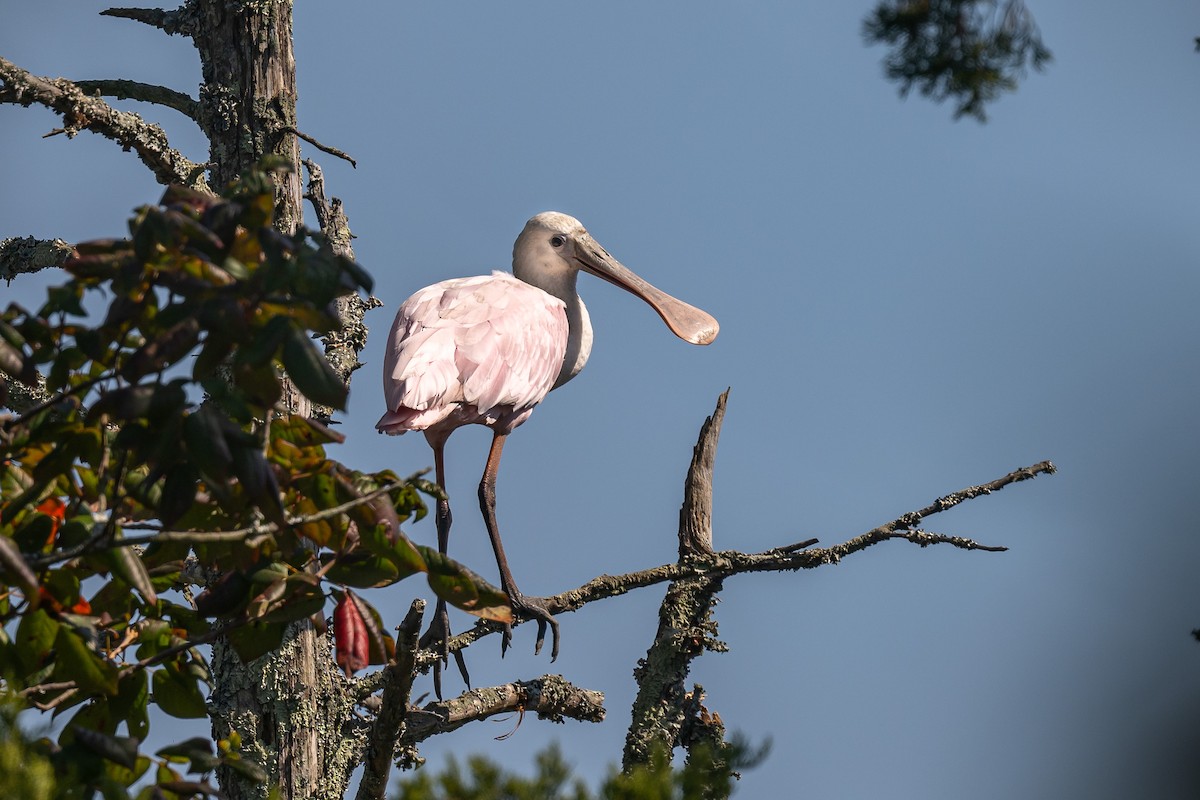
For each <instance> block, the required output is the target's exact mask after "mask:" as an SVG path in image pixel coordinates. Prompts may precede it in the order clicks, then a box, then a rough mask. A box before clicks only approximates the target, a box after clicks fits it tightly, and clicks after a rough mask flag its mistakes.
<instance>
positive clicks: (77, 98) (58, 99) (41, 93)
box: [0, 58, 209, 192]
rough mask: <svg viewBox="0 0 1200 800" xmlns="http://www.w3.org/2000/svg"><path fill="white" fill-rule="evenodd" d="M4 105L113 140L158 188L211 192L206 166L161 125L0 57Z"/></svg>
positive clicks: (66, 130) (70, 129)
mask: <svg viewBox="0 0 1200 800" xmlns="http://www.w3.org/2000/svg"><path fill="white" fill-rule="evenodd" d="M0 81H3V84H4V85H3V87H0V103H14V104H17V105H21V106H31V105H33V104H34V103H37V104H38V105H42V106H45V107H46V108H49V109H50V110H52V111H54V112H55V113H57V114H58V115H59V116H61V117H62V119H63V128H62V131H61V132H63V133H66V134H67V136H68V137H73V136H75V134H77V133H79V131H81V130H88V131H92V132H93V133H98V134H100V135H101V136H104V137H106V138H108V139H112V140H113V141H115V142H116V143H117V144H119V145H121V147H122V148H123V149H125V150H132V151H133V152H134V153H136V154H137V156H138V158H139V159H141V161H142V163H143V164H145V165H146V166H147V167H149V168H150V171H151V172H153V173H154V177H155V178H157V179H158V182H159V183H162V184H170V183H180V184H183V185H184V186H189V187H191V188H193V189H197V190H199V191H205V192H207V191H209V189H208V184H207V182H206V181H205V178H204V165H203V164H197V163H196V162H194V161H191V160H189V159H187V158H185V157H184V156H183V154H182V153H180V152H179V151H178V150H175V149H174V148H172V147H171V145H170V142H168V141H167V135H166V133H164V132H163V129H162V128H160V127H159V126H158V125H153V124H151V123H149V122H146V121H145V120H144V119H142V118H141V117H140V116H138V115H137V114H133V113H131V112H128V111H118V110H117V109H115V108H113V107H112V106H110V105H109V104H108V103H106V102H104V101H103V100H101V99H100V98H99V97H93V96H91V95H88V94H87V93H85V92H84V91H83V90H82V89H80V88H79V87H78V86H77V85H75V84H74V83H72V82H71V81H69V80H66V79H65V78H45V77H39V76H37V75H33V74H32V73H30V72H27V71H26V70H23V69H21V68H20V67H18V66H17V65H16V64H14V63H12V62H11V61H9V60H8V59H5V58H0Z"/></svg>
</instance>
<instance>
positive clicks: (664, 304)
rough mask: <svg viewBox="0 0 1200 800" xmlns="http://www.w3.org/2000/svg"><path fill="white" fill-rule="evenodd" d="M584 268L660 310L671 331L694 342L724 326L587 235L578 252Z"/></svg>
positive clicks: (710, 337) (701, 341) (706, 338)
mask: <svg viewBox="0 0 1200 800" xmlns="http://www.w3.org/2000/svg"><path fill="white" fill-rule="evenodd" d="M576 258H577V260H578V261H579V264H580V266H581V267H583V269H584V270H586V271H587V272H589V273H591V274H592V275H595V276H596V277H597V278H603V279H604V280H606V281H608V282H609V283H612V284H615V285H616V286H620V287H621V288H622V289H624V290H625V291H627V292H630V293H632V294H635V295H637V296H638V297H640V298H642V299H643V300H645V301H646V302H647V303H649V304H650V307H651V308H653V309H654V310H655V311H657V312H658V315H659V316H660V317H662V319H663V322H665V323H667V327H668V328H670V329H671V332H672V333H674V334H675V335H676V336H678V337H679V338H680V339H683V340H684V341H685V342H691V343H692V344H709V343H710V342H712V340H713V339H716V338H717V333H718V332H719V331H720V329H721V326H720V325H719V324H717V320H716V319H715V318H714V317H713V316H712V315H711V314H709V313H708V312H707V311H702V310H700V309H698V308H696V307H695V306H693V305H689V304H688V303H685V302H683V301H682V300H680V299H678V298H675V297H672V296H671V295H669V294H667V293H666V292H664V291H662V290H661V289H659V288H657V287H655V286H653V285H652V284H650V283H649V282H647V281H646V280H643V279H642V278H641V277H640V276H638V274H637V273H635V272H634V271H633V270H631V269H629V268H628V267H626V266H625V265H624V264H622V263H621V262H620V261H617V260H616V259H615V258H613V257H612V256H611V255H609V253H608V251H607V250H605V249H604V248H603V247H601V246H600V243H599V242H597V241H596V240H595V239H593V238H592V237H591V236H588V235H586V234H585V235H584V237H583V238H582V239H581V240H580V242H579V248H578V255H577V256H576Z"/></svg>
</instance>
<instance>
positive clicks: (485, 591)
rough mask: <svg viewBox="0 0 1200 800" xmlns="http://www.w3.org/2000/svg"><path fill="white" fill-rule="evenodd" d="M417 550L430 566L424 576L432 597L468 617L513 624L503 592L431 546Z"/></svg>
mask: <svg viewBox="0 0 1200 800" xmlns="http://www.w3.org/2000/svg"><path fill="white" fill-rule="evenodd" d="M417 549H418V550H419V551H420V552H421V555H422V556H423V557H424V559H425V563H426V564H428V565H429V574H428V576H427V577H428V579H429V587H430V588H431V589H433V591H434V594H436V595H437V596H438V597H440V598H442V599H443V600H445V601H446V602H447V603H449V604H450V605H452V606H454V607H455V608H459V609H462V610H463V611H466V612H467V613H468V614H474V615H475V616H477V617H481V618H482V619H488V620H492V621H494V622H506V623H511V622H512V619H513V616H512V608H510V607H509V605H508V596H507V595H505V594H504V592H502V591H501V590H499V589H497V588H496V587H495V586H493V585H492V584H490V583H488V582H487V581H486V580H484V579H483V578H482V577H481V576H480V575H478V574H476V573H475V572H472V571H471V570H470V569H468V568H467V567H465V566H463V565H462V564H460V563H458V562H457V561H455V560H454V559H452V558H447V557H446V556H444V555H442V554H441V553H439V552H438V551H437V550H434V549H433V548H432V547H425V546H424V545H418V546H417Z"/></svg>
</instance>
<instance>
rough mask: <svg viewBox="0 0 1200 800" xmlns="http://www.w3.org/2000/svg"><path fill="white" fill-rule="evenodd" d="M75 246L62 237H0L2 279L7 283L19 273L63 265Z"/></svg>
mask: <svg viewBox="0 0 1200 800" xmlns="http://www.w3.org/2000/svg"><path fill="white" fill-rule="evenodd" d="M74 252H75V248H74V247H72V246H71V245H69V244H67V243H66V242H64V241H63V240H62V239H35V238H33V237H32V236H25V237H21V238H16V237H14V238H10V239H0V279H2V280H4V281H5V282H6V283H10V282H12V279H13V278H15V277H17V276H18V275H21V274H24V273H29V272H40V271H41V270H44V269H47V268H48V267H61V266H62V265H63V263H64V262H65V261H66V260H67V259H68V258H70V257H71V254H72V253H74Z"/></svg>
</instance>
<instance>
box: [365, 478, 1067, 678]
mask: <svg viewBox="0 0 1200 800" xmlns="http://www.w3.org/2000/svg"><path fill="white" fill-rule="evenodd" d="M1054 472H1056V468H1055V466H1054V464H1052V463H1051V462H1049V461H1042V462H1040V463H1038V464H1034V465H1032V466H1029V467H1024V468H1022V469H1018V470H1014V471H1013V472H1010V473H1009V474H1007V475H1005V476H1003V477H1001V478H997V479H996V480H994V481H989V482H988V483H984V484H980V485H978V486H969V487H967V488H966V489H961V490H959V491H957V492H953V493H951V494H948V495H946V496H944V497H940V498H938V499H937V500H935V501H934V502H933V503H931V504H930V505H929V506H926V507H925V508H922V509H920V510H919V511H911V512H909V513H907V514H905V515H903V516H901V517H898V518H896V519H894V520H892V521H891V522H889V523H886V524H884V525H880V526H879V527H877V528H873V529H872V530H869V531H867V532H866V533H863V534H861V535H859V536H856V537H854V538H853V539H849V540H847V541H845V542H842V543H841V544H837V545H833V546H831V547H821V548H814V549H801V548H803V547H806V546H808V545H809V544H814V543H815V542H814V541H813V540H809V541H806V542H801V543H798V544H796V545H788V546H785V547H778V548H773V549H771V550H767V551H765V552H762V553H743V552H741V551H738V550H722V551H718V552H715V553H713V554H712V555H711V556H696V557H693V558H690V559H688V560H687V561H686V562H685V563H674V564H663V565H662V566H658V567H652V568H650V569H645V570H639V571H637V572H630V573H626V574H624V575H616V576H614V575H601V576H600V577H598V578H593V579H592V580H590V581H588V582H587V583H585V584H583V585H582V586H580V587H579V588H577V589H572V590H570V591H566V592H563V593H561V594H557V595H554V596H552V597H547V598H545V602H546V608H547V610H548V611H550V613H552V614H562V613H564V612H567V611H576V610H578V609H580V608H583V607H584V606H585V605H587V604H588V603H594V602H596V601H597V600H603V599H605V598H608V597H616V596H618V595H622V594H625V593H626V592H629V591H632V590H634V589H640V588H643V587H646V586H653V585H655V584H659V583H666V582H668V581H677V580H680V579H681V578H687V577H696V578H700V577H713V578H727V577H729V576H731V575H740V574H743V573H750V572H792V571H796V570H801V569H815V568H817V567H822V566H825V565H826V564H836V563H838V562H840V561H841V560H842V559H843V558H845V557H846V556H848V555H850V554H852V553H857V552H859V551H862V550H866V549H867V548H868V547H871V546H873V545H877V544H880V543H881V542H886V541H888V540H890V539H903V540H905V541H908V542H912V543H913V544H916V545H919V546H921V547H928V546H929V545H934V544H948V545H951V546H952V547H957V548H959V549H962V550H984V551H987V552H1003V551H1005V550H1007V549H1008V548H1007V547H998V546H992V545H984V544H980V543H979V542H976V541H974V540H973V539H968V538H965V537H962V536H947V535H944V534H939V533H930V532H929V531H925V530H922V529H920V528H917V527H915V526H916V525H917V524H918V523H919V522H920V521H921V520H922V519H924V518H926V517H929V516H932V515H933V514H937V513H939V512H941V511H946V510H948V509H950V508H953V507H954V506H956V505H958V504H959V503H962V502H965V501H967V500H972V499H974V498H977V497H980V496H983V495H986V494H991V493H993V492H997V491H999V490H1000V489H1003V488H1004V487H1005V486H1008V485H1009V484H1012V483H1019V482H1021V481H1025V480H1029V479H1031V478H1035V477H1037V476H1038V475H1052V474H1054ZM523 621H524V620H520V619H518V620H517V621H516V622H514V624H520V623H521V622H523ZM500 630H501V628H500V626H499V625H495V624H493V623H489V622H486V621H482V620H481V621H479V622H476V623H475V627H473V628H471V629H469V630H467V631H464V632H463V633H460V634H459V635H457V636H455V637H453V638H452V639H451V640H450V650H451V652H453V651H455V650H461V649H462V648H464V647H467V646H468V645H470V644H472V643H473V642H475V641H478V640H479V639H481V638H483V637H485V636H489V635H491V634H493V633H497V632H499V631H500ZM437 658H438V656H437V655H436V654H435V653H433V652H432V651H429V650H423V651H422V652H421V653H420V654H419V655H418V664H419V665H420V668H421V669H422V670H424V669H427V668H428V667H429V666H430V665H432V664H433V662H434V661H436V660H437ZM367 685H368V684H367V683H366V682H364V687H366V686H367ZM377 689H378V687H377V686H376V687H375V689H371V691H375V690H377ZM368 693H369V692H368Z"/></svg>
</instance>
